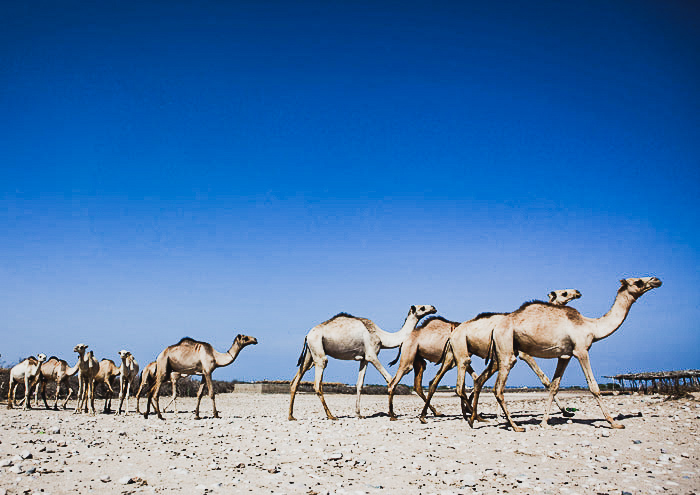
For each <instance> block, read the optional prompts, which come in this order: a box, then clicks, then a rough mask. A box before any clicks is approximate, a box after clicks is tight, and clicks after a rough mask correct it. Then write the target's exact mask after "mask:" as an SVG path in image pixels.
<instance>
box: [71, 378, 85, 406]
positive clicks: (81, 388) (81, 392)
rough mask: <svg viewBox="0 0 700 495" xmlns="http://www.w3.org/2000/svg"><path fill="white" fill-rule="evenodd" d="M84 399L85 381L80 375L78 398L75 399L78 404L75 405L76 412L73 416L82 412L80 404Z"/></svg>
mask: <svg viewBox="0 0 700 495" xmlns="http://www.w3.org/2000/svg"><path fill="white" fill-rule="evenodd" d="M82 399H83V380H82V378H81V377H80V375H78V396H77V397H76V398H75V400H76V404H75V410H74V411H73V414H78V413H79V412H80V403H81V401H82Z"/></svg>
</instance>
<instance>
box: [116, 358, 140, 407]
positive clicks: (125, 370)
mask: <svg viewBox="0 0 700 495" xmlns="http://www.w3.org/2000/svg"><path fill="white" fill-rule="evenodd" d="M119 357H120V358H122V363H121V365H120V366H119V409H117V414H121V413H122V405H123V404H124V398H125V397H126V410H125V411H124V414H129V396H130V395H131V388H132V387H136V379H137V378H138V375H139V363H137V362H136V359H134V356H133V355H132V354H131V353H130V352H129V351H125V350H124V349H122V350H121V351H119Z"/></svg>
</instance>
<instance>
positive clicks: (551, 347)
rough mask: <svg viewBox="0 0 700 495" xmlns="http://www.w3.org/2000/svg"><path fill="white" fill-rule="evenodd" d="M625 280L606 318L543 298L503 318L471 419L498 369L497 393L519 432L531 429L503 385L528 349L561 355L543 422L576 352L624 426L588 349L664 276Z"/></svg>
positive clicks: (595, 389) (549, 356)
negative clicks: (518, 418)
mask: <svg viewBox="0 0 700 495" xmlns="http://www.w3.org/2000/svg"><path fill="white" fill-rule="evenodd" d="M620 283H621V286H620V289H619V290H618V291H617V296H616V297H615V302H614V303H613V305H612V308H611V309H610V310H609V311H608V312H607V313H606V314H605V315H603V316H601V317H600V318H587V317H585V316H583V315H581V314H580V313H579V312H578V311H576V310H575V309H573V308H569V307H559V306H553V305H551V304H546V303H541V302H533V303H526V304H524V305H523V306H521V307H520V309H518V310H517V311H514V312H513V313H511V314H509V315H507V316H506V317H505V318H503V319H502V320H501V321H500V322H499V323H498V326H497V327H496V328H495V330H494V332H493V345H494V351H495V359H491V363H490V364H489V366H488V367H487V369H486V370H485V371H484V372H483V373H482V374H481V375H480V376H479V377H478V378H477V380H476V381H475V383H474V400H473V404H472V416H471V421H470V424H472V423H473V420H474V417H475V414H476V410H477V404H478V401H479V393H480V391H481V388H482V387H483V385H484V383H485V382H486V380H488V379H489V377H491V376H492V375H493V374H494V373H495V372H496V371H498V377H497V379H496V384H495V386H494V395H495V396H496V399H497V400H498V403H499V404H500V406H501V409H502V410H503V413H504V414H505V416H506V419H507V420H508V423H509V424H510V426H511V428H513V430H514V431H518V432H521V431H525V430H524V428H522V427H520V426H518V425H517V424H516V423H515V421H513V418H512V417H511V416H510V413H509V412H508V408H507V407H506V404H505V400H504V396H503V390H504V389H505V385H506V381H507V379H508V373H509V372H510V370H511V368H512V367H513V365H514V364H515V362H516V358H515V356H516V354H517V353H518V352H521V353H522V352H526V353H527V354H529V355H530V356H534V357H540V358H545V359H554V358H556V359H557V360H558V361H557V368H556V370H555V371H554V375H553V376H552V383H551V385H550V386H549V396H548V398H547V403H546V405H545V411H544V416H543V417H542V423H541V425H542V426H547V424H548V421H549V411H550V409H551V406H552V400H553V399H554V396H555V395H556V393H557V391H558V390H559V383H560V381H561V377H562V375H563V374H564V371H565V370H566V367H567V365H568V364H569V361H570V360H571V356H574V357H575V358H576V359H578V362H579V364H580V365H581V369H582V370H583V374H584V375H585V377H586V381H587V382H588V388H589V390H590V391H591V394H593V397H595V399H596V401H597V402H598V405H599V406H600V409H601V411H602V412H603V416H604V417H605V420H606V421H607V422H608V423H609V424H610V427H611V428H618V429H619V428H624V427H625V426H624V425H622V424H619V423H617V422H615V420H613V418H612V416H611V415H610V414H609V413H608V410H607V409H606V407H605V404H603V401H602V399H601V396H600V389H599V388H598V383H597V382H596V380H595V377H594V375H593V370H592V369H591V363H590V359H589V356H588V351H589V349H590V348H591V345H593V342H597V341H599V340H602V339H604V338H606V337H608V336H610V335H612V334H613V333H614V332H615V331H616V330H617V329H618V328H620V326H621V325H622V323H623V322H624V321H625V319H626V318H627V314H628V313H629V311H630V308H631V307H632V304H634V302H635V301H636V300H637V299H639V297H641V296H642V295H643V294H645V293H646V292H649V291H650V290H652V289H655V288H657V287H661V280H659V279H658V278H656V277H641V278H627V279H622V280H620Z"/></svg>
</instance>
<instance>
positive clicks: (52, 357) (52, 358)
mask: <svg viewBox="0 0 700 495" xmlns="http://www.w3.org/2000/svg"><path fill="white" fill-rule="evenodd" d="M49 361H58V362H59V363H60V362H61V360H60V359H58V358H57V357H56V356H51V357H50V358H49V359H47V360H46V362H47V363H48V362H49Z"/></svg>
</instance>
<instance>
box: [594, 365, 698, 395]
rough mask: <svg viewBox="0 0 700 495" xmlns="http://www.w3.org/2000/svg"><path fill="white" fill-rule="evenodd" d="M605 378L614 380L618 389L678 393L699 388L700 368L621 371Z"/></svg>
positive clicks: (648, 392) (653, 392)
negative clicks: (621, 372) (638, 371)
mask: <svg viewBox="0 0 700 495" xmlns="http://www.w3.org/2000/svg"><path fill="white" fill-rule="evenodd" d="M605 378H612V379H613V380H615V381H616V382H617V383H618V384H619V386H620V390H623V391H624V390H629V391H633V392H642V393H645V394H678V393H680V392H683V391H686V392H687V391H691V390H700V370H680V371H648V372H645V373H623V374H620V375H615V376H606V377H605Z"/></svg>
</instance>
